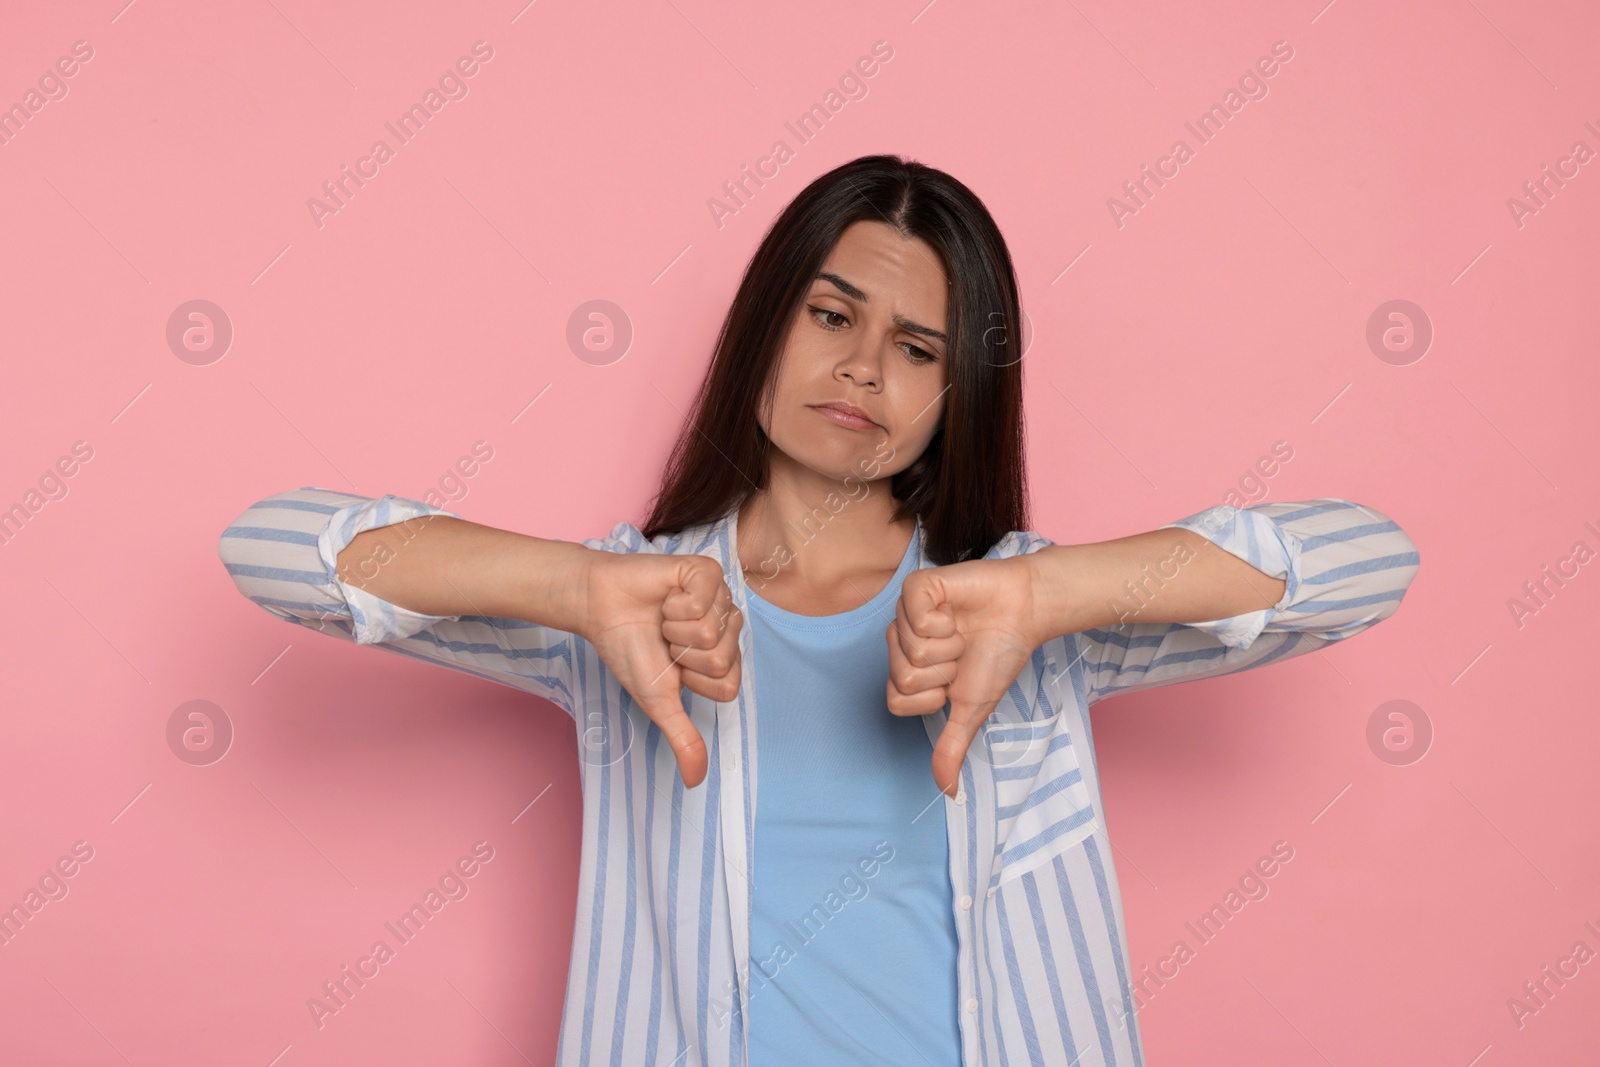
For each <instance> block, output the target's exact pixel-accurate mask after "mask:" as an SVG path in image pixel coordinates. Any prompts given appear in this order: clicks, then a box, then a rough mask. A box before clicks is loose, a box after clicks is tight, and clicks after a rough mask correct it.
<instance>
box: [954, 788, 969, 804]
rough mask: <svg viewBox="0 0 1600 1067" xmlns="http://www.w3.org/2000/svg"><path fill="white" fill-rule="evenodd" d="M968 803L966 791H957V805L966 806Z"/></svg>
mask: <svg viewBox="0 0 1600 1067" xmlns="http://www.w3.org/2000/svg"><path fill="white" fill-rule="evenodd" d="M966 802H967V791H966V790H965V789H957V790H956V803H957V804H965V803H966Z"/></svg>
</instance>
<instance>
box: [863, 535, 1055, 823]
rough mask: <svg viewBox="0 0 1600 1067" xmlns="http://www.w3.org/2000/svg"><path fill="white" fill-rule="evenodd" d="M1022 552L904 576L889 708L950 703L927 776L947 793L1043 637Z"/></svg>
mask: <svg viewBox="0 0 1600 1067" xmlns="http://www.w3.org/2000/svg"><path fill="white" fill-rule="evenodd" d="M1037 575H1038V571H1037V568H1035V567H1034V565H1033V563H1032V561H1031V560H1029V559H1028V558H1027V557H1025V556H1019V557H1012V558H1009V559H992V560H988V559H980V560H968V561H965V562H962V563H953V564H950V565H948V566H944V567H928V568H924V569H922V570H916V571H912V572H911V573H910V574H908V575H906V577H905V581H904V584H903V585H902V586H901V588H900V599H899V601H898V602H896V604H895V612H894V616H895V617H894V622H892V623H890V624H889V627H888V629H887V630H886V631H885V634H884V635H885V638H886V639H887V640H888V642H889V685H888V700H889V710H890V711H891V712H893V713H894V714H896V715H928V714H931V713H933V712H936V711H938V710H939V709H940V708H942V707H944V704H945V701H947V700H948V701H949V702H950V717H949V720H948V721H947V722H946V723H945V727H944V730H943V732H942V733H940V735H939V741H938V743H937V744H936V745H935V746H934V750H933V780H934V782H935V783H936V784H937V785H938V786H939V788H940V789H941V790H942V791H943V792H944V793H945V794H946V795H947V796H954V795H955V794H956V791H957V789H958V787H959V785H960V780H961V765H962V763H963V762H964V761H965V760H966V756H967V750H968V749H969V748H971V746H972V741H973V738H975V737H976V736H977V735H978V730H979V729H980V728H981V727H982V725H983V722H984V720H985V719H987V718H988V717H989V715H990V714H991V713H992V712H993V711H994V709H995V707H996V706H997V705H998V704H999V702H1000V698H1001V697H1003V696H1004V695H1005V692H1006V690H1007V689H1009V688H1010V687H1011V683H1012V682H1014V681H1016V678H1017V675H1018V674H1019V673H1020V672H1021V670H1022V667H1023V665H1024V664H1026V663H1027V662H1028V657H1029V656H1031V655H1033V650H1034V649H1036V648H1038V647H1039V646H1040V645H1041V644H1043V643H1044V642H1045V641H1046V640H1047V639H1048V637H1049V635H1048V634H1046V633H1045V632H1044V626H1043V620H1042V619H1041V618H1040V617H1039V615H1040V611H1039V603H1038V599H1037V597H1036V595H1035V588H1036V587H1035V582H1036V580H1037Z"/></svg>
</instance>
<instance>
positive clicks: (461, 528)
mask: <svg viewBox="0 0 1600 1067" xmlns="http://www.w3.org/2000/svg"><path fill="white" fill-rule="evenodd" d="M592 555H593V550H591V549H588V548H585V547H584V546H583V545H580V544H575V543H573V542H569V541H551V540H546V539H544V538H540V537H529V536H527V535H526V534H519V533H513V532H512V531H510V530H500V529H496V528H495V527H493V526H482V525H479V524H478V523H475V522H468V521H466V520H465V519H457V518H453V517H452V516H449V515H425V516H421V517H418V518H414V519H408V520H406V521H405V522H398V523H393V524H391V525H389V526H380V527H377V528H375V529H371V530H366V531H364V532H362V533H360V534H357V535H356V537H355V538H354V539H352V540H351V542H350V543H349V544H348V545H346V546H345V548H344V549H343V551H341V552H340V553H339V558H338V561H337V570H338V575H339V578H340V580H341V581H344V582H346V583H348V584H350V585H353V586H356V587H357V588H360V589H362V590H365V591H366V592H368V593H371V594H372V595H373V596H376V597H381V598H382V599H384V600H387V601H388V602H389V603H391V604H396V605H398V606H400V607H402V608H406V609H407V610H410V611H416V612H420V613H422V614H425V615H489V616H497V617H500V618H508V619H522V620H524V621H526V622H532V623H537V624H539V625H542V626H550V627H553V628H555V629H558V630H566V631H568V632H571V633H581V632H582V627H583V624H584V622H585V619H586V582H585V575H586V572H587V567H588V559H589V558H590V557H591V556H592Z"/></svg>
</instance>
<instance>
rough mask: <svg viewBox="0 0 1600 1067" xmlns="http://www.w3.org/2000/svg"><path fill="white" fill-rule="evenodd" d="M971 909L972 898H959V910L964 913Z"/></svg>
mask: <svg viewBox="0 0 1600 1067" xmlns="http://www.w3.org/2000/svg"><path fill="white" fill-rule="evenodd" d="M971 907H972V898H971V897H970V896H964V897H962V898H961V909H962V910H963V911H966V910H969V909H970V908H971Z"/></svg>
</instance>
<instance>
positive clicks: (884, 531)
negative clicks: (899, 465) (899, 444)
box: [738, 449, 916, 585]
mask: <svg viewBox="0 0 1600 1067" xmlns="http://www.w3.org/2000/svg"><path fill="white" fill-rule="evenodd" d="M894 507H895V500H894V498H893V496H892V495H891V494H890V492H889V479H888V478H887V477H884V478H879V479H877V480H876V481H871V482H868V481H865V480H863V479H861V478H860V477H852V478H850V479H848V480H845V479H840V478H831V477H829V476H827V475H823V474H818V473H817V472H816V471H813V470H811V469H810V468H807V467H802V466H800V465H799V464H797V463H795V462H794V461H793V460H792V459H790V458H789V457H787V456H785V455H783V454H782V453H781V452H779V451H778V450H777V449H773V450H772V469H771V471H770V475H769V477H768V479H767V488H766V489H764V490H761V491H760V492H757V493H753V494H751V496H750V497H749V499H747V500H746V501H745V502H744V504H743V505H741V507H740V509H739V545H738V551H739V561H740V563H741V564H742V565H743V567H744V569H745V570H746V571H747V572H748V573H750V574H758V575H761V576H762V577H764V578H768V579H771V578H773V577H775V576H776V575H777V574H778V573H780V572H781V573H782V574H783V575H784V578H785V579H786V580H791V581H798V582H800V583H802V584H812V583H815V584H819V585H827V584H831V583H834V582H836V581H838V580H839V578H840V576H841V575H847V574H857V573H860V572H863V571H869V572H870V571H879V570H891V571H892V570H893V569H894V568H895V567H897V566H898V565H899V563H900V560H901V558H902V557H903V556H904V555H905V551H906V546H907V545H909V544H910V543H911V537H912V534H913V533H914V532H915V529H916V519H915V518H905V519H901V520H899V521H895V520H894V519H893V514H894Z"/></svg>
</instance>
